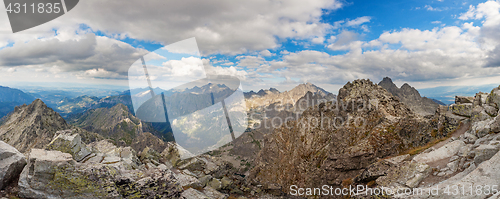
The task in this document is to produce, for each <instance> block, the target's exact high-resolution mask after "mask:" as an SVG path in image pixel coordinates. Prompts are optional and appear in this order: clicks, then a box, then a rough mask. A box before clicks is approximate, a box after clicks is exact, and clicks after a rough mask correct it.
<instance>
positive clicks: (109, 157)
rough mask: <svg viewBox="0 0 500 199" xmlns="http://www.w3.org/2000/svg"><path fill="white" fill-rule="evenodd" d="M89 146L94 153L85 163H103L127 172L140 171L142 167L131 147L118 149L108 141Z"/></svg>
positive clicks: (93, 143)
mask: <svg viewBox="0 0 500 199" xmlns="http://www.w3.org/2000/svg"><path fill="white" fill-rule="evenodd" d="M88 146H89V147H90V148H92V152H93V153H92V154H91V155H89V156H88V157H87V158H85V159H84V160H83V161H82V162H83V163H101V164H106V165H109V166H113V167H116V168H119V169H125V170H131V169H138V168H140V166H141V165H142V163H141V161H140V160H139V158H138V157H137V156H136V152H135V150H134V149H132V148H131V147H116V146H115V145H114V144H112V143H110V142H109V141H107V140H101V141H98V142H92V143H90V144H89V145H88Z"/></svg>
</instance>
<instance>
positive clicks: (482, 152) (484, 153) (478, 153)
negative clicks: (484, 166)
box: [474, 143, 500, 165]
mask: <svg viewBox="0 0 500 199" xmlns="http://www.w3.org/2000/svg"><path fill="white" fill-rule="evenodd" d="M499 150H500V145H499V144H498V143H497V144H496V145H491V144H487V145H486V144H483V145H480V146H479V147H477V148H476V149H474V151H475V156H474V163H476V165H479V164H481V163H482V162H484V161H486V160H489V159H490V158H491V157H493V156H494V155H495V154H496V153H498V151H499Z"/></svg>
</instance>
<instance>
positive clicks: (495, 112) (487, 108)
mask: <svg viewBox="0 0 500 199" xmlns="http://www.w3.org/2000/svg"><path fill="white" fill-rule="evenodd" d="M483 108H484V111H486V113H487V114H488V115H489V116H491V117H496V116H497V115H498V109H496V108H495V107H493V106H490V105H487V104H484V105H483Z"/></svg>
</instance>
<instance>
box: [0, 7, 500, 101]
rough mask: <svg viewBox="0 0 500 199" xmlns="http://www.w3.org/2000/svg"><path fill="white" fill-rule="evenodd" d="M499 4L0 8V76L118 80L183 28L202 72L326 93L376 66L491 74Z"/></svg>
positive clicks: (459, 78) (485, 77)
mask: <svg viewBox="0 0 500 199" xmlns="http://www.w3.org/2000/svg"><path fill="white" fill-rule="evenodd" d="M499 10H500V2H499V1H450V0H441V1H392V0H387V1H330V0H328V1H327V0H315V1H308V2H305V1H299V0H288V1H285V0H283V1H270V0H256V1H252V2H248V1H230V0H210V1H203V2H200V1H195V0H189V1H183V2H174V1H168V2H162V1H147V2H142V1H128V2H126V3H118V1H106V2H102V1H97V0H88V1H85V2H83V1H82V2H80V3H79V4H78V5H77V6H76V7H75V8H74V9H73V10H72V11H70V12H69V13H67V14H65V15H63V16H61V17H59V18H57V19H55V20H53V21H51V22H48V23H46V24H43V25H40V26H37V27H35V28H32V29H29V30H26V31H23V32H20V33H16V34H13V33H11V32H9V31H10V25H9V24H8V23H9V22H8V18H7V15H6V14H4V13H5V12H4V11H0V12H1V15H0V27H2V28H0V70H1V73H0V84H2V85H11V86H15V84H16V83H19V82H52V83H57V82H62V83H64V82H72V83H82V84H106V85H124V86H126V85H128V83H127V71H128V67H130V65H131V64H132V63H133V62H134V61H135V60H137V59H138V58H139V57H140V56H141V55H143V54H146V53H148V51H153V50H155V49H157V48H159V47H161V46H163V45H169V44H172V43H175V42H178V41H182V40H185V39H189V38H192V37H195V38H196V41H197V43H198V47H199V50H200V51H201V53H202V59H203V63H204V66H205V69H206V70H207V73H215V74H229V75H234V76H237V77H239V78H240V79H241V80H242V87H243V88H244V90H258V89H261V88H270V87H275V88H278V89H279V90H289V89H291V88H293V87H294V86H296V85H297V84H299V83H305V82H311V83H314V84H316V85H319V86H321V87H323V88H325V89H327V90H328V91H330V92H334V93H335V92H336V91H337V90H338V89H339V88H340V87H341V86H342V85H344V84H345V83H346V82H347V81H352V80H354V79H358V78H369V79H371V80H373V81H374V82H378V81H380V80H381V79H382V78H383V77H385V76H389V77H391V78H393V80H394V81H395V82H396V84H398V85H401V84H402V83H403V82H409V83H410V84H411V85H412V86H415V87H417V88H430V87H437V86H466V85H471V84H472V85H485V84H495V83H499V81H498V77H500V56H499V55H498V54H499V53H500V47H499V46H500V39H499V38H500V35H499V33H498V32H500V31H499V30H500V14H499ZM125 11H126V12H125ZM166 67H173V66H170V65H169V66H166Z"/></svg>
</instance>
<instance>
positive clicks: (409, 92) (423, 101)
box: [378, 77, 439, 116]
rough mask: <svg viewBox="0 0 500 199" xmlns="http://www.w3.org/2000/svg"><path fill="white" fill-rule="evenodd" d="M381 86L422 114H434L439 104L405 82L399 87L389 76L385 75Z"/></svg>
mask: <svg viewBox="0 0 500 199" xmlns="http://www.w3.org/2000/svg"><path fill="white" fill-rule="evenodd" d="M378 85H379V86H382V88H385V89H386V90H387V91H389V92H390V93H391V94H392V95H394V96H396V97H398V98H399V100H400V101H401V102H403V103H405V104H406V106H408V107H409V108H410V109H411V110H413V112H415V113H417V114H420V115H422V116H426V115H434V113H435V112H436V109H437V108H438V106H439V104H438V103H437V102H435V101H434V100H432V99H429V98H427V97H422V96H420V93H419V92H418V91H417V89H415V88H413V87H411V86H410V85H409V84H407V83H405V84H403V85H402V86H401V88H398V87H397V86H396V85H395V84H394V83H393V82H392V80H391V78H389V77H385V78H384V79H383V80H382V81H381V82H380V83H378Z"/></svg>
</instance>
